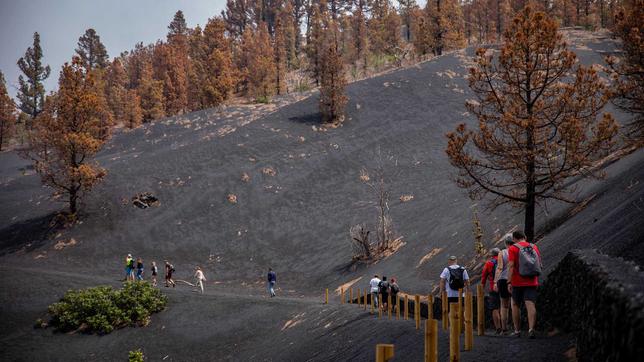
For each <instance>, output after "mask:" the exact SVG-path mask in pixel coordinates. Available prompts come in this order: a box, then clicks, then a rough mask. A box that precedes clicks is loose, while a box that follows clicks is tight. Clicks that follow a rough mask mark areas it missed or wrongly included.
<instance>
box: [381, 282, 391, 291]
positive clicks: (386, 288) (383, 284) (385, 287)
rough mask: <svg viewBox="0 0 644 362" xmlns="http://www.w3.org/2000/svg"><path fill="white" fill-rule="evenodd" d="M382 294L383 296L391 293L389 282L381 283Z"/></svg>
mask: <svg viewBox="0 0 644 362" xmlns="http://www.w3.org/2000/svg"><path fill="white" fill-rule="evenodd" d="M380 293H381V294H388V293H389V282H388V281H386V280H383V281H381V282H380Z"/></svg>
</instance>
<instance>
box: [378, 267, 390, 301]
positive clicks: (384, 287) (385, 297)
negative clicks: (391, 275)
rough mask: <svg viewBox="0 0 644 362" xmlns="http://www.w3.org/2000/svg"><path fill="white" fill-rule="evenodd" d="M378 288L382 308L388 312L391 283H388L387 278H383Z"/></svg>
mask: <svg viewBox="0 0 644 362" xmlns="http://www.w3.org/2000/svg"><path fill="white" fill-rule="evenodd" d="M378 288H380V307H381V308H382V309H383V310H387V307H388V303H389V282H388V281H387V277H386V276H384V275H383V276H382V280H381V281H380V283H379V284H378Z"/></svg>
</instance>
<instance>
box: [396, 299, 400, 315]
mask: <svg viewBox="0 0 644 362" xmlns="http://www.w3.org/2000/svg"><path fill="white" fill-rule="evenodd" d="M396 319H400V297H399V296H398V294H396Z"/></svg>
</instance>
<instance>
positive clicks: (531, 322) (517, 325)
mask: <svg viewBox="0 0 644 362" xmlns="http://www.w3.org/2000/svg"><path fill="white" fill-rule="evenodd" d="M512 238H513V241H514V245H512V246H510V248H509V250H508V278H509V280H510V284H508V290H509V291H510V293H511V294H512V322H513V323H514V333H512V336H514V337H521V309H520V308H521V304H525V308H526V310H527V311H528V328H529V329H528V337H529V338H531V339H532V338H535V331H534V326H535V324H536V321H537V309H536V306H535V302H536V300H537V287H538V286H539V275H541V253H540V252H539V248H537V246H536V245H535V244H532V243H530V242H528V241H527V240H526V237H525V234H524V233H523V231H515V232H513V233H512Z"/></svg>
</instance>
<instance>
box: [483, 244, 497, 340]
mask: <svg viewBox="0 0 644 362" xmlns="http://www.w3.org/2000/svg"><path fill="white" fill-rule="evenodd" d="M500 251H501V250H499V248H494V249H492V250H490V253H489V256H490V259H489V260H488V261H487V262H485V265H483V272H482V273H481V284H482V285H483V290H485V284H486V283H487V282H490V283H489V290H488V296H487V297H486V298H485V302H486V303H485V304H486V306H487V309H489V310H491V311H492V321H493V322H494V329H495V330H496V334H497V335H498V334H501V332H502V329H501V320H500V319H501V316H500V315H499V308H500V306H501V300H500V298H499V292H497V291H496V286H495V285H494V276H495V274H496V266H497V264H498V258H499V252H500Z"/></svg>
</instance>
